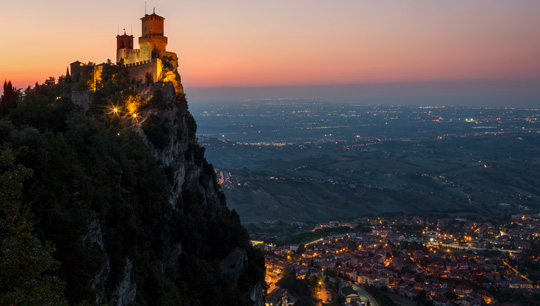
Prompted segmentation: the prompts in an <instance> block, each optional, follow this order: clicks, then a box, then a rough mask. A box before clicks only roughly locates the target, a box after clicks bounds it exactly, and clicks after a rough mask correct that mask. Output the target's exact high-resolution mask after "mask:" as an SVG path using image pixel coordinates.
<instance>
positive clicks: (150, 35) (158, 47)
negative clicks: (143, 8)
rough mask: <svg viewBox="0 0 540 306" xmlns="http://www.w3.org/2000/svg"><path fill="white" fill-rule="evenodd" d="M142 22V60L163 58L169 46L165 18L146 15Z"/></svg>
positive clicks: (140, 44) (140, 38) (140, 41)
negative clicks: (165, 34)
mask: <svg viewBox="0 0 540 306" xmlns="http://www.w3.org/2000/svg"><path fill="white" fill-rule="evenodd" d="M141 20H142V36H141V37H139V46H140V48H141V58H143V59H145V60H150V59H154V58H162V57H163V55H164V53H165V47H166V46H167V37H165V36H164V34H163V33H164V31H163V29H164V26H163V23H164V20H165V18H163V17H161V16H158V15H156V12H155V10H154V13H153V14H152V15H148V14H146V15H144V17H143V18H141Z"/></svg>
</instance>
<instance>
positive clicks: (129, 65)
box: [123, 58, 161, 68]
mask: <svg viewBox="0 0 540 306" xmlns="http://www.w3.org/2000/svg"><path fill="white" fill-rule="evenodd" d="M157 61H161V60H160V59H159V58H153V59H151V60H146V61H140V62H136V63H129V64H124V65H123V67H127V68H129V67H137V66H141V65H146V64H150V63H154V62H157Z"/></svg>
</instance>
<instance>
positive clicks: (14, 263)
mask: <svg viewBox="0 0 540 306" xmlns="http://www.w3.org/2000/svg"><path fill="white" fill-rule="evenodd" d="M31 174H32V172H31V170H29V169H28V168H25V167H23V166H21V165H14V157H13V154H12V153H11V151H2V152H0V304H1V305H67V302H66V300H65V298H64V296H63V291H64V287H65V285H64V283H63V282H62V281H61V280H60V279H58V278H57V277H55V276H51V275H49V274H50V272H51V271H54V270H56V269H58V267H59V265H60V263H59V262H57V261H55V260H54V259H53V258H52V253H53V252H54V248H53V246H52V245H51V244H50V243H46V244H45V245H43V244H42V243H41V242H40V241H39V239H38V238H37V236H36V235H35V234H34V233H33V227H32V224H31V223H30V222H29V221H27V220H26V219H25V218H24V217H23V216H22V215H21V213H20V210H21V201H20V199H21V197H22V186H23V181H24V180H25V179H27V178H29V177H30V176H31Z"/></svg>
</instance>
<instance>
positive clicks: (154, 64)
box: [70, 9, 183, 93]
mask: <svg viewBox="0 0 540 306" xmlns="http://www.w3.org/2000/svg"><path fill="white" fill-rule="evenodd" d="M141 21H142V22H141V24H142V36H141V37H139V46H140V49H133V35H127V34H126V33H125V31H124V34H123V35H117V36H116V63H117V65H122V66H124V67H125V68H126V69H127V70H128V72H129V75H130V77H131V78H132V79H133V80H135V81H142V82H147V81H148V78H149V77H151V78H152V82H158V81H164V82H173V83H174V87H175V89H176V90H177V92H179V93H182V92H183V88H182V85H181V84H180V75H179V74H178V72H177V68H178V57H177V55H176V53H174V52H168V51H166V46H167V37H166V36H165V35H164V21H165V18H164V17H161V16H159V15H157V14H156V12H155V9H154V12H153V13H152V14H151V15H149V14H145V15H144V17H142V18H141ZM103 65H104V64H100V65H94V66H92V67H91V68H92V69H93V73H94V80H96V79H97V80H99V79H100V76H101V72H102V70H103ZM70 66H71V77H72V80H74V81H77V80H78V78H79V76H80V75H81V72H82V70H83V69H88V68H89V67H88V65H85V64H83V63H81V62H79V61H76V62H74V63H71V65H70ZM85 67H86V68H85ZM95 82H96V81H94V83H95Z"/></svg>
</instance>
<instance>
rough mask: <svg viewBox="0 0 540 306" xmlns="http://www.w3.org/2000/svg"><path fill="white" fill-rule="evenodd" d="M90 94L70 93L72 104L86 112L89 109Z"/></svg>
mask: <svg viewBox="0 0 540 306" xmlns="http://www.w3.org/2000/svg"><path fill="white" fill-rule="evenodd" d="M91 95H92V93H90V92H78V91H73V92H71V100H72V101H73V104H75V105H79V106H81V107H82V108H83V109H84V110H85V111H87V110H88V109H89V108H90V96H91Z"/></svg>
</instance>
